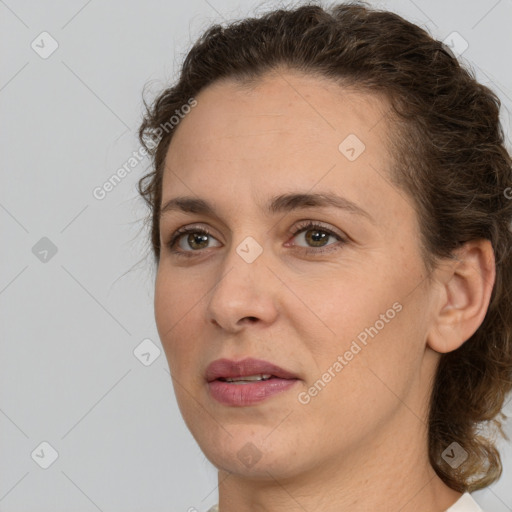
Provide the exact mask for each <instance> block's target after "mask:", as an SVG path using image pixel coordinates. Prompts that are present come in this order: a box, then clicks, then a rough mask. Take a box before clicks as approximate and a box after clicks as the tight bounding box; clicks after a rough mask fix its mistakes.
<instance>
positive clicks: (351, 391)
mask: <svg viewBox="0 0 512 512" xmlns="http://www.w3.org/2000/svg"><path fill="white" fill-rule="evenodd" d="M499 108H500V103H499V100H498V98H497V97H496V96H495V95H494V94H493V93H492V92H491V91H490V90H489V89H488V88H486V87H484V86H482V85H480V84H479V83H477V82H476V81H475V79H474V77H473V76H472V74H471V73H470V72H468V71H467V70H465V69H464V68H462V67H461V66H460V65H459V63H458V62H457V60H456V58H455V57H454V56H453V55H452V54H451V52H450V51H449V50H448V49H447V48H446V47H445V46H444V45H443V44H442V43H440V42H438V41H436V40H434V39H432V38H431V37H430V36H429V35H428V34H427V33H426V32H425V31H424V30H422V29H421V28H419V27H418V26H416V25H414V24H411V23H409V22H407V21H405V20H404V19H402V18H401V17H399V16H397V15H396V14H393V13H389V12H379V11H377V10H373V9H371V8H369V7H365V6H363V5H359V4H357V5H356V4H341V5H337V6H333V7H332V8H331V9H329V10H324V9H322V8H321V7H319V6H315V5H304V6H302V7H299V8H295V9H293V10H277V11H275V12H271V13H269V14H266V15H264V16H262V17H260V18H253V19H247V20H243V21H241V22H237V23H233V24H231V25H230V26H229V27H226V28H221V27H220V26H214V27H212V28H210V29H209V30H208V31H207V32H206V33H205V34H204V35H203V36H202V37H201V38H200V40H199V41H198V42H197V43H196V44H195V45H194V47H193V48H192V49H191V51H190V52H189V54H188V55H187V57H186V59H185V62H184V65H183V69H182V71H181V75H180V77H179V80H178V81H177V83H176V84H175V85H173V86H172V87H170V88H169V89H167V90H165V91H164V92H163V93H162V94H161V95H160V96H159V97H158V98H157V99H156V100H155V101H154V103H153V104H152V105H151V106H149V107H147V113H146V116H145V118H144V121H143V123H142V125H141V128H140V137H141V141H142V142H143V143H144V144H145V146H146V148H147V150H148V151H149V152H150V153H151V155H152V157H153V159H154V169H153V171H152V172H151V173H150V174H149V175H147V176H145V177H144V178H143V179H141V181H140V183H139V190H140V192H141V194H142V195H143V197H144V198H145V199H146V201H147V203H148V205H149V206H150V208H151V212H152V213H151V222H152V227H151V229H152V234H151V240H152V248H153V252H154V256H155V261H156V264H157V267H158V270H157V276H156V288H155V319H156V323H157V328H158V332H159V335H160V338H161V341H162V344H163V347H164V349H165V352H166V356H167V360H168V363H169V367H170V370H171V375H172V378H173V385H174V389H175V393H176V397H177V400H178V404H179V407H180V411H181V413H182V415H183V418H184V421H185V422H186V424H187V426H188V428H189V429H190V431H191V433H192V435H193V436H194V438H195V439H196V441H197V442H198V444H199V446H200V447H201V449H202V450H203V452H204V454H205V455H206V457H207V458H208V459H209V460H210V461H211V463H212V464H214V465H215V466H216V467H217V468H218V470H219V473H218V481H219V505H218V508H217V507H214V508H212V509H211V510H212V511H213V510H220V512H234V511H238V512H240V511H256V510H261V511H263V510H265V511H266V512H273V511H285V510H286V511H293V512H295V511H304V510H307V511H313V510H322V511H325V512H333V511H337V512H339V511H350V512H361V511H365V512H366V511H368V510H374V511H397V510H400V511H402V512H409V511H411V512H412V511H421V512H440V511H446V510H449V511H450V512H456V511H457V512H461V511H477V510H481V509H480V508H479V507H478V505H477V504H476V502H475V501H474V500H473V498H472V497H471V495H470V494H469V493H470V492H471V491H473V490H476V489H482V488H484V487H486V486H488V485H490V484H491V483H493V482H495V481H496V480H497V479H498V478H499V477H500V475H501V462H500V455H499V452H498V451H497V449H496V447H495V444H494V440H493V438H492V434H493V432H494V431H497V432H500V433H501V434H502V435H505V434H504V433H503V431H502V430H501V423H500V418H501V419H503V417H504V415H503V414H502V413H500V411H501V409H502V407H503V404H504V400H505V397H506V394H507V393H508V392H509V391H510V389H511V385H512V383H511V370H512V350H511V331H512V306H511V290H512V270H511V269H512V264H511V263H512V262H511V251H510V249H511V245H512V242H511V238H512V234H511V232H510V230H509V225H510V222H511V219H512V201H510V200H509V199H508V198H507V192H506V191H507V190H510V186H511V181H510V180H511V169H512V165H511V158H510V155H509V154H508V153H507V151H506V149H505V147H504V141H503V133H502V129H501V126H500V123H499ZM171 118H172V119H171ZM486 429H487V430H486Z"/></svg>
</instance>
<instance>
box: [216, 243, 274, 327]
mask: <svg viewBox="0 0 512 512" xmlns="http://www.w3.org/2000/svg"><path fill="white" fill-rule="evenodd" d="M238 249H239V250H240V247H238ZM267 250H268V249H267ZM240 254H242V256H241V255H240ZM267 264H268V258H267V257H266V251H265V250H264V251H263V252H262V253H261V254H260V255H259V256H258V257H257V258H256V259H255V260H254V261H252V262H251V261H250V259H247V258H245V255H244V253H243V252H240V253H239V252H237V246H236V245H235V246H233V247H232V248H231V250H230V252H229V253H228V254H227V255H226V257H225V259H224V261H223V264H222V265H220V266H219V270H218V276H216V279H215V284H214V286H213V289H212V290H211V292H210V298H209V301H208V303H207V304H208V305H207V311H206V314H207V315H208V322H211V323H212V324H214V325H215V326H217V327H220V328H222V329H224V330H226V331H229V332H232V333H235V332H238V331H240V330H241V329H243V328H244V326H246V325H248V324H253V323H257V322H262V323H263V324H270V323H272V322H273V321H274V320H275V318H276V316H277V311H278V308H277V307H276V300H277V295H278V292H279V286H282V284H280V281H279V280H278V279H277V278H276V277H275V275H274V273H273V272H272V271H271V270H270V268H269V267H268V266H267Z"/></svg>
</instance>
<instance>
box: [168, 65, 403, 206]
mask: <svg viewBox="0 0 512 512" xmlns="http://www.w3.org/2000/svg"><path fill="white" fill-rule="evenodd" d="M196 101H197V106H196V107H195V108H194V109H192V110H191V112H190V113H189V114H187V115H186V116H185V117H184V119H182V120H181V121H180V124H179V125H178V126H177V127H176V128H175V129H176V132H175V133H174V136H173V139H172V141H171V144H170V146H169V150H168V153H167V158H166V162H165V170H164V176H163V194H162V202H164V200H165V199H166V198H167V199H168V197H169V196H172V195H178V193H179V194H181V193H185V192H186V193H187V195H190V192H191V191H193V189H196V188H197V187H201V189H202V191H206V192H211V193H214V194H215V193H218V191H219V190H221V189H222V190H223V191H224V192H227V193H230V192H231V193H232V194H230V195H233V194H234V197H242V195H243V194H244V193H246V192H248V191H249V190H253V191H265V190H267V189H269V187H270V186H271V187H272V189H273V192H274V193H275V192H280V191H284V190H285V189H290V188H291V186H292V185H299V187H300V188H302V189H311V188H312V187H322V188H323V190H325V189H336V188H338V191H340V190H339V189H340V188H341V189H343V192H345V191H346V192H347V193H346V194H345V195H349V196H351V198H352V199H353V200H354V201H357V200H361V198H362V197H361V196H363V195H364V196H367V197H368V199H370V200H371V199H372V196H373V198H374V199H375V200H378V199H379V197H382V193H383V188H386V187H388V188H389V186H390V183H389V181H390V180H389V178H388V176H389V168H390V167H391V165H392V163H393V162H392V159H391V156H390V154H389V152H388V147H389V136H390V133H389V131H390V127H389V123H388V120H387V114H388V113H389V105H388V103H387V102H386V101H385V99H384V98H383V97H380V96H377V95H373V94H369V93H366V92H361V91H357V90H355V88H354V87H353V86H352V87H350V88H349V87H344V86H341V85H339V84H337V83H335V82H334V81H331V80H329V79H327V78H323V77H317V76H310V75H304V74H302V73H299V72H290V71H287V72H282V73H274V74H271V75H267V76H265V77H263V79H261V80H260V81H258V82H257V83H255V84H252V85H251V86H247V85H241V84H239V83H237V82H234V81H233V80H223V81H219V82H216V83H214V84H212V85H210V86H208V87H206V88H205V89H204V90H202V91H201V92H200V94H198V95H197V97H196ZM386 182H387V183H386ZM205 187H206V188H205ZM254 193H256V192H254ZM254 193H253V195H254ZM201 195H203V196H204V194H201ZM263 195H266V194H263Z"/></svg>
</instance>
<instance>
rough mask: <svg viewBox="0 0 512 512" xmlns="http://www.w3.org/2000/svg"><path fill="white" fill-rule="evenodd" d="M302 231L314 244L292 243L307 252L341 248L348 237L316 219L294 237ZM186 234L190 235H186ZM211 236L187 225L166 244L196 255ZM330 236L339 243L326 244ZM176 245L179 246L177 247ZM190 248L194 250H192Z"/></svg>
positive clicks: (183, 253) (175, 250)
mask: <svg viewBox="0 0 512 512" xmlns="http://www.w3.org/2000/svg"><path fill="white" fill-rule="evenodd" d="M301 233H303V237H302V238H303V240H304V241H305V242H306V243H307V244H312V245H310V246H309V247H307V246H306V247H304V246H302V245H295V244H292V247H299V248H300V247H302V248H305V250H304V251H303V252H305V253H307V254H319V253H320V254H321V253H325V252H331V251H335V250H337V249H339V248H340V246H342V245H344V244H345V243H347V239H346V238H344V237H343V236H341V235H339V234H337V233H335V232H334V231H333V230H331V229H329V228H326V227H324V226H322V225H321V224H319V223H317V222H314V221H305V222H302V223H301V224H299V225H298V226H296V227H295V230H294V231H293V232H292V233H291V234H292V236H293V238H295V237H297V235H299V234H301ZM185 235H188V236H186V237H185ZM209 237H210V238H212V239H213V240H216V238H214V237H213V235H212V234H211V232H210V231H209V230H208V229H207V228H205V227H198V226H187V227H183V228H180V229H178V230H176V231H175V232H174V233H173V235H172V237H171V240H170V241H169V242H168V243H167V244H166V246H167V247H168V248H169V250H170V252H171V253H172V254H175V255H176V256H185V257H190V256H195V254H194V253H199V252H201V250H202V249H207V248H208V242H209ZM329 238H336V239H337V240H338V242H339V243H338V244H335V243H332V244H326V243H325V242H326V241H328V239H329ZM185 244H187V245H188V248H187V247H184V245H185ZM331 245H333V246H334V247H332V248H328V249H324V248H325V247H330V246H331ZM176 246H178V247H179V248H176ZM217 247H218V245H217ZM190 248H191V249H192V250H190Z"/></svg>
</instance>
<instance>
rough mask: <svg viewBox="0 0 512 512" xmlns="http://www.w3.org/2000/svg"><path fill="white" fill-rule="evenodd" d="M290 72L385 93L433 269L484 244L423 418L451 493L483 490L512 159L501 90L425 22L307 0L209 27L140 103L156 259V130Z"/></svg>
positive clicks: (502, 383)
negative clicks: (485, 257)
mask: <svg viewBox="0 0 512 512" xmlns="http://www.w3.org/2000/svg"><path fill="white" fill-rule="evenodd" d="M287 68H288V69H293V70H299V71H302V72H304V73H307V74H310V75H316V76H321V77H327V78H330V79H332V80H334V81H336V82H338V83H340V84H341V85H345V86H348V87H352V86H355V87H357V89H358V90H362V91H366V92H369V93H372V94H378V95H383V96H384V97H385V98H386V99H387V100H388V102H389V103H388V104H389V105H390V111H389V115H388V116H387V117H388V121H389V122H390V123H392V126H393V127H394V128H395V129H392V130H390V132H392V133H391V135H390V137H391V139H392V140H391V144H392V146H391V147H392V154H393V158H394V160H395V164H396V165H395V168H394V170H393V173H394V175H393V176H392V179H393V181H394V182H395V184H396V185H397V186H398V187H401V189H402V190H404V191H405V192H406V193H407V194H408V195H409V196H410V197H411V198H412V199H413V202H414V205H415V208H416V211H417V215H418V218H419V220H420V226H421V238H422V239H421V240H420V243H421V246H422V249H423V252H424V258H425V264H426V266H427V268H428V269H430V270H432V269H433V268H435V264H436V261H438V258H446V257H451V256H452V254H453V251H454V250H455V249H457V248H458V247H460V246H461V245H462V244H464V243H465V242H468V241H470V240H476V239H481V238H484V239H488V240H490V241H491V243H492V247H493V250H494V254H495V261H496V280H495V284H494V288H493V292H492V296H491V301H490V304H489V307H488V310H487V314H486V316H485V319H484V321H483V322H482V324H481V326H480V327H479V328H478V330H477V331H476V332H475V334H474V335H473V336H471V338H470V339H469V340H467V341H466V342H465V343H463V344H462V346H461V347H460V348H458V349H457V350H455V351H453V352H450V353H446V354H442V355H441V357H440V362H439V365H438V369H437V372H436V376H435V380H434V383H433V390H432V395H431V401H430V409H429V411H430V413H429V425H428V442H429V457H430V463H431V464H432V466H433V468H434V469H435V471H436V472H437V474H438V475H439V476H440V477H441V478H442V480H443V481H444V482H445V483H446V484H447V485H448V486H449V487H451V488H453V489H455V490H457V491H459V492H465V491H468V492H471V491H473V490H477V489H481V488H484V487H486V486H488V485H490V484H491V483H493V482H495V481H496V480H498V479H499V478H500V476H501V473H502V464H501V458H500V454H499V451H498V449H497V448H496V439H495V437H494V436H493V435H492V433H495V432H496V431H499V432H500V434H501V435H502V436H503V437H504V438H506V439H507V440H508V439H509V438H508V437H507V435H506V434H505V433H504V431H503V428H502V421H503V420H504V419H506V416H505V415H504V414H503V412H502V408H503V405H504V401H505V399H506V397H507V394H508V393H509V391H510V390H511V388H512V301H511V293H512V251H511V247H512V232H511V227H510V225H511V220H512V200H510V194H507V190H508V191H510V190H511V189H510V186H511V179H512V159H511V157H510V154H509V153H508V152H507V149H506V148H505V142H504V134H503V129H502V126H501V124H500V119H499V112H500V107H501V103H500V100H499V98H498V97H497V96H496V95H495V94H494V93H493V92H492V91H491V90H490V89H489V88H487V87H485V86H484V85H482V84H480V83H478V82H477V81H476V78H475V73H474V71H473V70H472V69H469V68H465V67H464V66H462V65H461V64H460V62H459V61H458V60H457V58H456V57H455V56H454V55H453V54H452V53H451V51H450V49H449V48H448V47H446V46H445V45H444V44H443V43H442V42H440V41H437V40H435V39H434V38H432V37H431V36H430V35H429V34H428V33H427V32H426V31H425V30H424V29H422V28H420V27H418V26H417V25H415V24H413V23H411V22H408V21H406V20H405V19H403V18H402V17H400V16H398V15H397V14H394V13H391V12H387V11H383V10H378V9H375V8H371V7H370V6H368V5H365V4H363V3H361V2H357V3H355V2H351V3H346V4H334V5H332V6H330V7H328V8H322V7H320V6H318V5H315V4H313V3H307V4H304V5H302V6H300V7H296V8H293V9H282V8H281V9H278V10H274V11H272V12H269V13H266V14H264V15H262V16H261V17H259V18H247V19H244V20H239V21H236V22H232V23H231V24H229V25H228V26H226V27H223V26H222V25H219V24H216V25H213V26H211V27H210V28H209V29H208V30H207V31H206V32H205V33H204V34H203V35H202V36H201V37H200V38H199V40H198V41H197V42H196V43H195V44H194V45H193V47H192V49H191V50H190V51H189V53H188V54H187V55H186V57H185V60H184V63H183V66H182V69H181V74H180V76H179V80H178V81H177V83H176V84H175V85H173V86H172V87H169V88H167V89H166V90H164V91H163V92H162V93H161V94H160V95H159V96H158V97H157V98H156V99H155V100H154V101H153V102H152V104H151V105H149V106H148V104H147V102H146V101H145V100H144V105H145V114H144V119H143V121H142V124H141V126H140V129H139V138H140V140H141V143H142V144H143V145H144V147H145V148H146V149H147V151H148V153H149V154H150V155H151V157H152V159H153V170H152V172H150V173H149V174H146V175H145V176H144V177H142V178H141V179H140V181H139V184H138V190H139V192H140V194H141V195H142V197H143V198H144V199H145V201H146V202H147V204H148V206H149V208H150V210H151V214H150V217H149V219H148V220H149V221H150V222H151V243H152V249H153V254H154V257H155V260H156V264H157V265H158V263H159V253H160V233H159V214H160V203H161V199H162V175H163V169H164V160H165V157H166V154H167V150H168V147H169V144H170V141H171V138H172V136H173V133H174V131H173V130H170V131H169V130H165V131H166V133H165V134H164V133H163V130H162V129H161V127H162V126H163V125H165V123H167V122H168V120H169V118H170V117H171V116H172V115H173V114H174V112H176V110H179V109H180V108H181V107H182V106H183V105H185V104H186V103H187V102H189V100H190V98H191V97H192V98H193V97H194V96H196V95H197V94H198V93H199V92H200V91H201V90H202V89H203V88H205V87H207V86H208V85H210V84H212V83H213V82H215V81H217V80H219V79H232V80H236V81H237V82H239V83H241V84H247V85H249V86H250V85H252V84H254V83H256V82H257V81H258V80H261V79H262V78H263V76H264V74H265V73H267V72H276V71H277V72H279V71H280V70H282V69H287ZM491 427H493V428H492V429H491ZM452 442H457V443H459V445H461V446H462V448H463V449H464V450H465V451H466V452H467V453H468V458H467V459H466V461H465V462H464V463H463V464H462V465H460V466H459V467H458V468H456V469H452V468H451V467H450V466H449V465H448V464H447V463H446V462H445V461H444V460H443V458H442V453H443V451H444V450H445V449H446V448H447V447H448V446H449V445H450V444H451V443H452Z"/></svg>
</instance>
